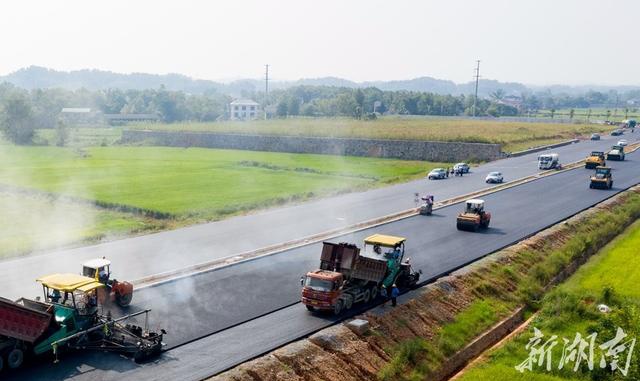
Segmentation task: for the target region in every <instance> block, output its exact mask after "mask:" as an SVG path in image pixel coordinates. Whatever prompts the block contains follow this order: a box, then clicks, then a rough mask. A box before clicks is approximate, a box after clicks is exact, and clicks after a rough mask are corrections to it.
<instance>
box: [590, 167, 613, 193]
mask: <svg viewBox="0 0 640 381" xmlns="http://www.w3.org/2000/svg"><path fill="white" fill-rule="evenodd" d="M612 187H613V177H612V176H611V168H608V167H597V168H596V173H594V174H593V176H591V181H590V183H589V188H591V189H593V188H598V189H611V188H612Z"/></svg>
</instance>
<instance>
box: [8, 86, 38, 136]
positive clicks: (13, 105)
mask: <svg viewBox="0 0 640 381" xmlns="http://www.w3.org/2000/svg"><path fill="white" fill-rule="evenodd" d="M0 129H1V130H2V133H3V134H4V136H5V137H6V138H7V139H8V140H10V141H11V142H13V143H16V144H29V143H31V142H32V139H33V134H34V132H35V128H34V126H33V111H32V108H31V103H30V101H29V99H28V98H27V97H25V96H24V95H22V94H17V93H15V94H12V95H10V96H8V97H7V98H6V99H5V100H4V102H3V105H2V114H1V115H0Z"/></svg>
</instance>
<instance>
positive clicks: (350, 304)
mask: <svg viewBox="0 0 640 381" xmlns="http://www.w3.org/2000/svg"><path fill="white" fill-rule="evenodd" d="M365 292H369V290H367V291H365ZM351 307H353V298H347V299H346V300H345V303H344V309H345V310H350V309H351Z"/></svg>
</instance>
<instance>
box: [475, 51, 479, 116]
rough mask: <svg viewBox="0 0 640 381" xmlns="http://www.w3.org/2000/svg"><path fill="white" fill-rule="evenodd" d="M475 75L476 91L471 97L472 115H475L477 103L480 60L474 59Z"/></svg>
mask: <svg viewBox="0 0 640 381" xmlns="http://www.w3.org/2000/svg"><path fill="white" fill-rule="evenodd" d="M475 72H476V75H475V76H474V77H475V79H476V92H475V96H474V98H473V116H476V107H477V104H478V81H479V80H480V60H476V70H475Z"/></svg>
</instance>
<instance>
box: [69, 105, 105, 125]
mask: <svg viewBox="0 0 640 381" xmlns="http://www.w3.org/2000/svg"><path fill="white" fill-rule="evenodd" d="M99 114H100V113H99V112H96V111H94V110H92V109H90V108H88V107H65V108H63V109H62V110H61V111H60V115H59V117H60V120H61V121H62V122H63V123H67V124H73V125H77V124H93V123H96V122H97V121H98V120H99Z"/></svg>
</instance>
